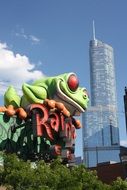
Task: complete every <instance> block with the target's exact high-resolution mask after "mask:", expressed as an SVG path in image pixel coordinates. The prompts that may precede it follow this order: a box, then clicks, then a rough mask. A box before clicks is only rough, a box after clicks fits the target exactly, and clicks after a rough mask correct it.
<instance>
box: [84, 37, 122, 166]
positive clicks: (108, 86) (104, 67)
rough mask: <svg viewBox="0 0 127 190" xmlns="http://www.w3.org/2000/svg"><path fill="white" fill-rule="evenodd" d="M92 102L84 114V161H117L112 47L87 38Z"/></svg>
mask: <svg viewBox="0 0 127 190" xmlns="http://www.w3.org/2000/svg"><path fill="white" fill-rule="evenodd" d="M89 57H90V87H91V95H90V99H91V105H90V106H89V108H88V110H87V111H86V112H85V113H84V114H83V118H82V121H83V160H84V163H85V165H86V166H87V167H93V166H96V165H97V164H98V163H102V162H107V161H116V162H118V161H119V151H120V145H119V129H118V118H117V98H116V80H115V68H114V54H113V48H112V47H111V46H109V45H107V44H106V43H103V42H102V41H100V40H97V39H96V38H95V37H94V38H93V40H91V41H90V47H89Z"/></svg>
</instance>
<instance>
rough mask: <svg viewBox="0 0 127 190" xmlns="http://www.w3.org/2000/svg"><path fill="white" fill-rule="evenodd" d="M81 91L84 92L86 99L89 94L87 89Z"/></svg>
mask: <svg viewBox="0 0 127 190" xmlns="http://www.w3.org/2000/svg"><path fill="white" fill-rule="evenodd" d="M83 92H84V98H85V99H86V98H87V97H88V98H89V95H88V92H87V90H86V89H84V90H83Z"/></svg>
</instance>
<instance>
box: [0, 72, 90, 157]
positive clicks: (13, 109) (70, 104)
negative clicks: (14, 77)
mask: <svg viewBox="0 0 127 190" xmlns="http://www.w3.org/2000/svg"><path fill="white" fill-rule="evenodd" d="M22 92H23V95H22V96H21V97H20V96H19V95H18V94H17V92H16V90H15V89H14V87H13V86H10V87H9V88H8V89H7V91H6V92H5V94H4V106H1V107H0V112H3V113H5V114H6V115H7V116H8V117H14V116H15V115H17V118H19V119H20V120H21V121H22V122H21V125H19V126H18V127H17V124H16V125H15V126H16V127H14V126H13V127H12V126H11V127H12V128H11V129H13V130H12V132H13V133H14V131H16V130H18V129H19V128H20V126H21V128H22V127H23V126H24V128H22V130H21V131H20V134H19V136H22V135H23V133H24V132H23V131H25V130H27V129H26V127H27V128H30V126H32V130H33V132H32V130H31V129H30V131H31V132H30V135H31V134H32V133H33V134H34V138H36V139H37V144H39V148H38V151H37V152H38V154H39V152H40V149H41V144H42V141H43V144H44V143H45V145H46V146H45V147H46V148H45V151H41V153H42V152H45V156H46V155H47V154H48V153H47V150H48V152H50V150H51V149H52V150H53V147H54V152H55V154H56V155H62V154H63V155H64V153H62V149H64V151H63V152H66V156H63V157H67V158H68V159H69V157H70V155H71V153H72V152H73V151H72V150H71V149H72V146H73V145H74V139H75V128H80V127H81V124H80V121H79V120H77V119H75V118H74V116H78V115H80V113H82V112H84V111H85V110H86V109H87V106H88V102H89V97H88V93H87V90H86V88H82V87H80V86H79V81H78V78H77V76H76V74H75V73H73V72H72V73H64V74H61V75H58V76H55V77H45V78H41V79H38V80H36V81H35V82H33V84H26V83H24V84H23V85H22ZM38 110H39V111H38ZM31 118H32V119H31ZM14 128H15V130H14ZM26 136H27V135H26ZM27 138H29V137H28V136H27ZM68 138H69V139H70V140H67V139H68ZM38 139H39V140H38ZM61 139H62V140H61ZM18 141H20V143H19V144H22V146H23V142H24V141H23V140H22V142H21V137H20V138H18V139H17V141H16V142H18ZM27 141H29V140H28V139H27ZM31 141H32V143H33V140H31ZM34 141H35V139H34ZM68 142H70V144H69V145H67V144H68ZM26 144H27V147H30V146H28V142H27V143H26ZM35 144H36V143H35ZM43 147H44V146H43ZM47 147H48V148H47ZM63 147H64V148H63ZM17 149H19V148H17ZM30 149H31V148H29V152H32V151H31V150H30ZM20 150H21V145H20ZM65 150H66V151H65ZM70 150H71V151H70ZM16 151H17V152H18V151H19V150H16ZM19 152H21V151H19ZM70 152H71V153H70ZM41 155H42V154H41ZM68 155H69V156H68Z"/></svg>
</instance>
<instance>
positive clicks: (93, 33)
mask: <svg viewBox="0 0 127 190" xmlns="http://www.w3.org/2000/svg"><path fill="white" fill-rule="evenodd" d="M93 40H96V38H95V25H94V20H93Z"/></svg>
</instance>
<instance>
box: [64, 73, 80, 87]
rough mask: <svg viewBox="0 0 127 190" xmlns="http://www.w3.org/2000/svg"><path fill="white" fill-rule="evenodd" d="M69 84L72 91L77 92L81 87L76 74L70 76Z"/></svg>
mask: <svg viewBox="0 0 127 190" xmlns="http://www.w3.org/2000/svg"><path fill="white" fill-rule="evenodd" d="M67 83H68V86H69V88H70V90H72V91H76V90H77V88H78V86H79V81H78V78H77V76H76V75H74V74H72V75H70V76H69V78H68V81H67Z"/></svg>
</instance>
